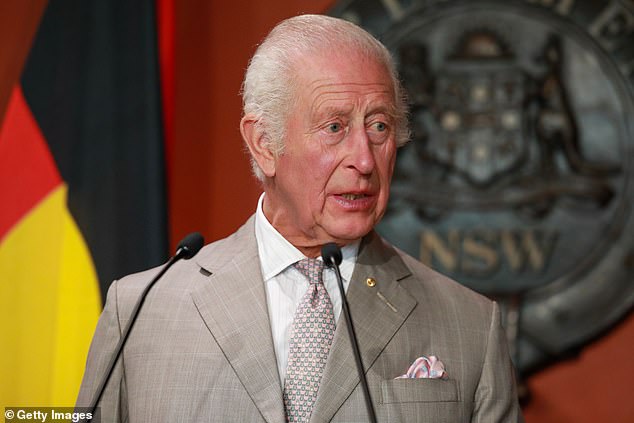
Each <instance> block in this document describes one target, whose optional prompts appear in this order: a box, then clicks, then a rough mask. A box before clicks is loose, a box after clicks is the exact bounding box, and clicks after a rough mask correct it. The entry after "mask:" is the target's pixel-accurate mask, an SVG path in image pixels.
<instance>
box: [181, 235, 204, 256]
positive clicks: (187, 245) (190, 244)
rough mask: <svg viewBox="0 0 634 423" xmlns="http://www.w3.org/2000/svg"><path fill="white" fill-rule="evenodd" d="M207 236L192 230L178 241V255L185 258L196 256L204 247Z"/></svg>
mask: <svg viewBox="0 0 634 423" xmlns="http://www.w3.org/2000/svg"><path fill="white" fill-rule="evenodd" d="M204 244H205V238H203V236H202V235H201V234H200V233H199V232H192V233H191V234H189V235H187V236H186V237H185V238H183V239H182V240H181V242H179V243H178V247H176V255H177V256H181V257H182V258H184V259H185V260H189V259H190V258H192V257H194V256H195V255H196V253H197V252H198V251H199V250H200V249H201V248H203V245H204Z"/></svg>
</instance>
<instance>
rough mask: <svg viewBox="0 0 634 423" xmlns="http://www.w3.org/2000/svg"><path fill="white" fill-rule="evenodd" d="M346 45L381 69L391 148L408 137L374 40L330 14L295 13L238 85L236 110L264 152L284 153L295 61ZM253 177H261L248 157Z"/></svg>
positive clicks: (398, 92) (385, 60)
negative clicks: (252, 125) (388, 94)
mask: <svg viewBox="0 0 634 423" xmlns="http://www.w3.org/2000/svg"><path fill="white" fill-rule="evenodd" d="M341 46H345V47H350V48H351V49H353V50H355V51H358V52H360V53H362V54H364V55H366V56H367V57H370V58H372V59H374V60H376V61H377V62H378V63H379V64H381V65H383V66H385V68H386V70H387V71H388V73H389V75H390V77H391V79H392V85H393V87H394V99H395V103H396V104H395V115H396V145H397V146H401V145H403V144H405V143H406V142H407V140H408V139H409V131H408V130H407V106H406V101H405V98H404V93H403V89H402V87H401V84H400V82H399V79H398V73H397V71H396V66H395V65H394V61H393V59H392V56H391V55H390V53H389V51H388V50H387V48H386V47H385V46H384V45H383V44H381V43H380V42H379V41H378V40H377V39H376V38H374V37H373V36H372V35H370V34H369V33H368V32H366V31H365V30H363V29H361V28H360V27H358V26H356V25H355V24H353V23H351V22H348V21H345V20H342V19H338V18H333V17H330V16H323V15H300V16H295V17H292V18H289V19H286V20H284V21H282V22H280V23H279V24H278V25H277V26H276V27H275V28H273V30H272V31H271V32H270V33H269V34H268V35H267V36H266V38H265V39H264V41H263V42H262V43H261V44H260V46H259V47H258V48H257V50H256V52H255V54H254V55H253V57H252V58H251V61H250V62H249V66H248V67H247V71H246V74H245V76H244V81H243V83H242V108H243V113H244V114H245V115H252V116H254V120H255V121H256V122H257V123H256V124H257V125H261V127H262V129H263V130H264V133H265V137H266V142H267V144H268V148H269V149H270V150H271V151H272V152H273V153H274V154H276V155H279V154H281V153H282V151H283V149H284V137H285V126H286V122H287V119H288V116H289V114H290V112H291V110H292V109H293V104H294V100H295V98H294V94H295V93H296V88H297V87H296V84H295V83H296V77H297V69H296V66H297V63H298V62H299V59H300V58H301V57H302V55H305V54H319V53H321V52H323V51H327V50H334V49H335V48H336V47H341ZM251 166H252V169H253V173H254V174H255V176H256V177H257V178H258V179H259V180H260V181H263V180H264V174H263V173H262V170H261V169H260V168H259V166H258V164H257V162H256V161H255V160H254V158H253V156H252V157H251Z"/></svg>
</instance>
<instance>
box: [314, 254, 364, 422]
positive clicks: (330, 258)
mask: <svg viewBox="0 0 634 423" xmlns="http://www.w3.org/2000/svg"><path fill="white" fill-rule="evenodd" d="M321 258H322V259H323V260H324V264H326V266H328V267H332V268H333V270H334V271H335V276H336V277H337V285H339V292H340V293H341V308H342V311H343V315H344V317H345V320H346V326H347V327H348V336H349V338H350V343H351V344H352V352H353V355H354V360H355V362H356V363H357V372H358V373H359V380H360V381H361V388H362V389H363V397H364V398H365V405H366V408H367V409H368V417H369V418H370V422H371V423H377V420H376V412H375V411H374V406H373V405H372V398H371V397H370V389H368V381H367V379H366V377H365V373H364V372H363V364H361V353H360V352H359V342H358V341H357V335H356V334H355V332H354V327H353V326H352V317H351V316H350V309H349V308H348V300H347V299H346V293H345V292H344V290H343V280H342V279H341V271H340V270H339V265H340V264H341V260H342V259H343V257H342V255H341V249H339V247H337V244H335V243H333V242H329V243H328V244H325V245H324V246H323V247H321Z"/></svg>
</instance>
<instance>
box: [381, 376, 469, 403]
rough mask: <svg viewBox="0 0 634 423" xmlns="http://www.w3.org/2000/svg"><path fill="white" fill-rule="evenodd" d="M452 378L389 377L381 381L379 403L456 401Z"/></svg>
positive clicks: (454, 383) (456, 391) (456, 389)
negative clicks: (389, 378)
mask: <svg viewBox="0 0 634 423" xmlns="http://www.w3.org/2000/svg"><path fill="white" fill-rule="evenodd" d="M457 401H459V397H458V388H457V386H456V381H455V380H453V379H391V380H383V381H382V382H381V403H382V404H394V403H408V402H457Z"/></svg>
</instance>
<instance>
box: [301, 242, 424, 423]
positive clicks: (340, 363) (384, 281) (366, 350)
mask: <svg viewBox="0 0 634 423" xmlns="http://www.w3.org/2000/svg"><path fill="white" fill-rule="evenodd" d="M409 274H410V272H409V269H408V268H407V267H406V266H405V264H404V263H403V261H402V260H401V259H400V257H399V256H398V254H396V252H395V251H394V250H393V249H392V248H388V247H386V246H385V245H384V244H383V241H382V240H381V238H380V237H379V236H378V235H376V234H375V233H371V234H370V235H368V236H367V237H366V238H365V239H364V241H363V243H362V245H361V247H360V250H359V256H358V258H357V263H356V265H355V269H354V273H353V275H352V279H351V282H350V285H349V287H348V292H347V293H346V298H347V300H348V304H349V306H350V313H351V315H352V321H353V325H354V329H355V332H356V335H357V338H358V340H359V349H360V351H361V357H362V361H363V368H364V371H365V372H366V373H367V369H368V368H369V367H370V366H372V364H373V363H374V361H375V360H376V358H377V357H378V356H379V354H380V353H381V351H383V349H384V348H385V346H386V345H387V343H388V342H389V341H390V339H392V337H393V336H394V334H395V333H396V332H397V331H398V329H399V328H400V327H401V325H402V324H403V322H404V321H405V319H406V318H407V316H408V315H409V314H410V312H411V311H412V309H413V308H414V306H415V305H416V300H415V299H414V298H413V297H412V296H411V295H410V294H409V293H408V292H407V291H406V290H405V288H403V287H401V285H400V283H399V281H400V280H401V279H402V278H404V277H406V276H408V275H409ZM367 278H373V279H374V280H375V281H376V284H375V285H374V286H373V287H370V286H368V284H367V283H366V280H367ZM341 316H342V317H341V318H340V319H339V322H338V323H337V330H336V332H335V339H334V341H333V345H332V347H331V349H330V354H329V357H328V362H327V363H326V368H325V369H324V374H323V377H322V381H321V386H320V388H319V394H318V397H317V401H316V403H315V407H314V409H313V414H312V416H311V421H313V422H322V421H330V420H331V419H332V417H333V416H334V414H335V413H336V412H337V410H338V409H339V408H340V407H341V405H342V404H343V403H344V401H345V400H346V399H347V398H348V397H349V396H350V394H351V393H352V391H353V390H354V388H355V387H356V386H357V385H358V384H359V377H358V375H357V369H356V364H355V360H354V357H353V355H352V346H351V345H350V341H349V337H348V333H347V328H346V324H345V322H344V321H343V320H341V319H342V318H344V317H343V314H342V315H341ZM373 402H374V403H375V404H376V403H377V398H373ZM360 406H361V407H363V405H360Z"/></svg>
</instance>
